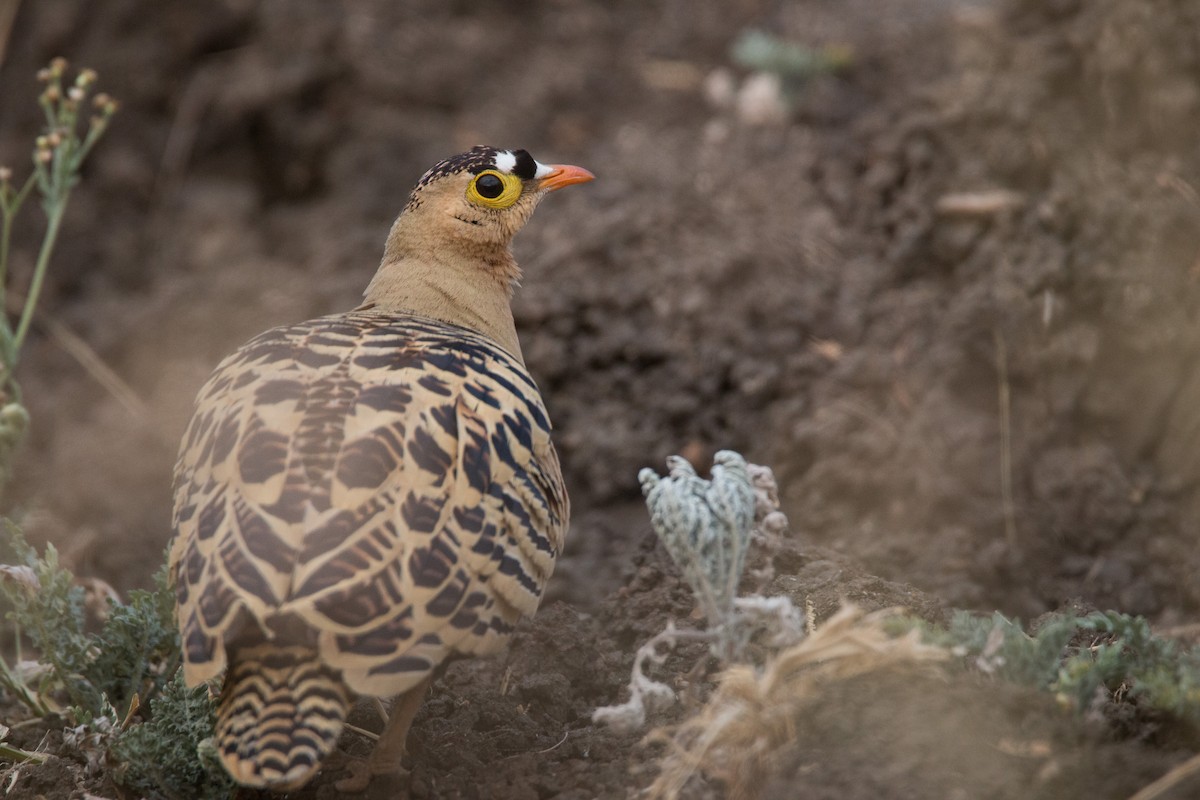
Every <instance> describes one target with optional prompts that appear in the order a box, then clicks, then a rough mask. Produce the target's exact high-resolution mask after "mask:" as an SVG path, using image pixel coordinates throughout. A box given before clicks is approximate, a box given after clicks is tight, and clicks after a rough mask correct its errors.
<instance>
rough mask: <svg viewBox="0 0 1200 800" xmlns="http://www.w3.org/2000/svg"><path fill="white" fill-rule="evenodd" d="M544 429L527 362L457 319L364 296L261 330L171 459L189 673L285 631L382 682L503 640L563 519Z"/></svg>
mask: <svg viewBox="0 0 1200 800" xmlns="http://www.w3.org/2000/svg"><path fill="white" fill-rule="evenodd" d="M549 437H550V424H549V421H548V419H547V417H546V413H545V409H544V407H543V405H542V402H541V398H540V396H539V394H538V391H537V387H536V386H535V385H534V383H533V381H532V380H531V379H530V378H529V376H528V374H527V373H526V372H525V369H524V367H523V366H522V365H521V364H520V362H518V361H517V360H516V359H514V358H513V357H512V356H511V355H509V354H508V353H506V352H505V351H504V350H502V349H501V348H499V347H497V346H496V345H495V344H494V343H492V342H491V341H490V340H488V339H486V338H484V337H482V336H479V335H478V334H475V333H473V332H471V331H468V330H466V329H463V328H459V327H457V326H452V325H446V324H444V323H439V322H434V321H430V320H421V319H416V318H396V317H387V316H383V315H375V314H365V313H360V314H353V315H345V316H341V317H330V318H325V319H322V320H316V321H314V322H311V323H306V324H304V325H300V326H293V327H290V328H281V329H276V330H275V331H271V332H268V333H267V334H264V335H262V336H260V337H258V338H257V339H255V340H253V341H251V342H250V343H249V344H247V345H246V346H245V347H244V348H243V349H242V350H240V351H239V352H238V353H236V354H235V355H234V356H232V357H231V358H229V359H227V360H226V361H225V362H224V363H222V365H221V366H220V367H219V368H218V370H217V372H216V374H215V375H214V376H213V378H212V379H211V380H210V381H209V384H208V385H207V386H206V387H205V389H203V390H202V392H201V396H200V398H199V400H198V406H197V411H196V414H195V417H194V418H193V421H192V425H191V427H190V428H189V431H188V434H187V436H186V438H185V443H184V447H183V449H182V451H181V455H180V459H179V462H178V464H177V467H176V497H175V500H176V514H175V524H176V530H177V537H176V541H175V544H174V546H173V548H172V567H173V569H174V570H175V572H176V575H177V586H178V605H179V616H180V624H181V630H182V632H183V637H184V644H185V648H184V649H185V656H186V665H187V669H188V672H187V676H188V680H189V682H196V681H200V680H204V679H207V678H209V677H212V676H214V675H216V674H217V673H219V672H220V670H221V669H223V668H224V666H225V664H226V661H227V660H228V659H227V655H226V651H227V649H229V648H230V647H231V646H234V647H236V643H237V642H238V641H240V640H249V641H253V640H258V641H261V640H262V639H263V638H266V639H268V640H271V639H274V638H275V637H276V635H277V634H278V633H279V632H280V631H286V636H287V637H288V638H289V639H294V638H296V637H297V636H298V635H299V636H300V637H301V638H306V639H307V641H306V642H305V643H309V644H311V643H315V645H316V647H317V649H318V651H319V653H320V656H321V660H322V661H323V662H324V663H325V664H326V665H327V666H329V667H332V668H334V669H336V670H340V671H341V674H342V677H343V680H345V681H346V683H347V684H348V685H349V686H350V687H351V688H352V689H353V690H355V691H356V692H360V693H364V694H373V695H377V696H387V695H391V694H396V693H398V692H401V691H404V690H405V689H407V688H409V687H410V686H412V685H415V684H416V683H417V682H419V681H420V680H421V679H422V678H423V677H424V676H425V675H426V674H427V673H428V671H429V670H430V669H431V668H432V667H433V666H435V665H437V664H438V663H440V662H441V661H442V660H443V659H444V658H446V657H447V656H448V655H450V654H451V653H456V652H457V653H475V652H486V651H489V650H492V649H494V648H495V647H497V646H498V645H499V644H500V643H501V641H502V640H503V639H504V638H505V636H506V634H508V633H509V632H510V631H511V629H512V626H513V625H514V624H515V622H516V621H517V620H518V619H519V618H520V616H522V615H525V614H530V613H532V612H533V611H534V610H535V609H536V607H537V604H538V601H539V600H540V596H541V592H542V588H543V586H544V584H545V581H546V579H547V578H548V577H549V575H550V572H551V570H552V569H553V566H554V561H555V559H556V557H557V555H558V552H559V551H560V549H561V546H562V541H563V537H564V535H565V530H566V521H567V516H568V507H567V498H566V494H565V491H564V488H563V484H562V479H561V474H560V472H559V466H558V460H557V456H556V455H555V452H554V449H553V447H552V446H551V444H550V438H549ZM297 630H299V634H298V633H297Z"/></svg>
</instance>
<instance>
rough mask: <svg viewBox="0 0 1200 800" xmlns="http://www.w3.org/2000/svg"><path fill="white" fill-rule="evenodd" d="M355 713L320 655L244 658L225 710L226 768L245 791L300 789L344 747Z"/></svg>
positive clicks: (228, 686)
mask: <svg viewBox="0 0 1200 800" xmlns="http://www.w3.org/2000/svg"><path fill="white" fill-rule="evenodd" d="M349 706H350V698H349V695H348V693H347V690H346V689H345V687H344V686H343V685H342V683H341V681H340V680H339V679H338V677H337V676H336V675H335V674H334V673H333V672H331V671H330V670H329V669H328V668H326V667H324V666H322V665H321V663H320V661H318V659H317V654H316V652H315V651H314V650H312V649H310V648H307V647H280V646H278V645H271V644H261V645H258V646H256V647H253V648H247V649H242V650H239V651H238V652H237V654H236V655H235V656H234V664H233V665H232V666H231V667H230V670H229V675H228V677H226V679H225V688H224V690H223V691H222V692H221V705H220V707H219V708H218V709H217V726H216V741H217V749H218V752H219V753H220V756H221V761H222V762H223V763H224V765H225V769H226V770H228V771H229V774H230V775H232V776H233V779H234V780H235V781H237V782H238V783H239V784H241V785H242V786H250V787H256V788H265V789H273V790H275V791H291V790H293V789H298V788H299V787H301V786H303V785H304V784H305V783H307V782H308V781H309V779H311V778H312V777H313V775H315V774H316V773H317V771H318V770H319V769H320V768H321V761H322V760H323V759H324V758H325V756H327V755H329V753H330V752H331V751H332V750H333V748H334V746H336V745H337V740H338V736H339V735H340V734H341V732H342V727H343V725H344V724H345V722H346V713H347V711H348V710H349Z"/></svg>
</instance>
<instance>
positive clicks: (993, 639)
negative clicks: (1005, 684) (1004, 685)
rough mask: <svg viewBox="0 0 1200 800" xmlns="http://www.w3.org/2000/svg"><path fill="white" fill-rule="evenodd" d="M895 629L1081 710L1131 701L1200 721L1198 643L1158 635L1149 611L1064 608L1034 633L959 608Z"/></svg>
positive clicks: (1016, 624)
mask: <svg viewBox="0 0 1200 800" xmlns="http://www.w3.org/2000/svg"><path fill="white" fill-rule="evenodd" d="M897 629H905V630H907V629H917V630H919V631H920V632H921V635H922V636H923V638H924V639H925V640H926V641H927V642H930V643H933V644H937V645H940V646H942V647H946V648H948V649H950V650H951V651H952V652H953V653H955V654H956V655H959V656H962V657H964V658H966V659H967V662H968V663H969V664H971V665H973V666H974V667H975V668H976V669H979V670H980V671H982V672H985V673H988V674H993V675H996V676H997V677H999V678H1002V679H1004V680H1007V681H1011V682H1013V683H1016V684H1020V685H1022V686H1030V687H1033V688H1036V689H1043V690H1046V691H1050V692H1053V693H1054V694H1055V696H1056V697H1057V698H1058V700H1059V702H1061V703H1062V704H1063V705H1065V706H1069V707H1071V708H1074V709H1077V710H1079V711H1087V710H1089V709H1091V708H1094V707H1095V705H1096V703H1097V702H1105V701H1110V700H1111V701H1123V700H1130V701H1136V702H1137V704H1138V706H1139V707H1141V708H1147V709H1154V710H1156V711H1161V712H1164V713H1167V714H1169V715H1171V716H1173V717H1175V718H1177V719H1180V720H1182V721H1185V722H1188V723H1190V724H1192V725H1196V726H1200V647H1194V648H1190V649H1189V648H1184V647H1180V646H1179V644H1178V643H1176V642H1174V641H1172V640H1170V639H1165V638H1163V637H1161V636H1157V635H1156V634H1155V633H1154V632H1153V631H1152V630H1151V628H1150V624H1149V623H1148V622H1147V621H1146V620H1145V618H1143V617H1135V616H1130V615H1128V614H1121V613H1118V612H1116V611H1103V612H1094V613H1092V614H1088V615H1086V616H1075V615H1064V616H1059V617H1056V618H1053V619H1051V620H1050V621H1048V622H1047V623H1045V624H1044V625H1042V626H1041V627H1040V628H1038V630H1037V631H1036V632H1035V633H1034V634H1033V635H1029V634H1026V633H1025V631H1024V629H1023V628H1022V627H1021V624H1020V622H1019V621H1015V620H1010V619H1008V618H1006V617H1004V616H1003V615H1001V614H999V613H997V614H993V615H992V616H990V617H979V616H976V615H973V614H970V613H968V612H965V611H959V612H957V613H956V614H955V615H954V617H953V618H952V619H951V621H950V624H949V625H948V626H947V627H946V628H938V627H934V626H931V625H929V624H928V623H927V622H924V621H922V620H918V619H914V618H905V619H904V620H902V621H901V622H899V623H897Z"/></svg>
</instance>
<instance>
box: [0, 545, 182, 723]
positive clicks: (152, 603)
mask: <svg viewBox="0 0 1200 800" xmlns="http://www.w3.org/2000/svg"><path fill="white" fill-rule="evenodd" d="M5 545H6V549H8V550H10V551H11V552H12V553H13V554H14V555H15V560H16V562H17V563H16V564H15V565H5V566H4V567H2V568H0V577H3V578H4V579H3V580H0V597H3V599H4V600H5V601H6V605H7V606H8V607H9V611H8V614H7V619H8V621H9V622H10V623H11V624H12V626H13V629H14V633H15V641H16V642H17V646H18V647H19V645H20V637H21V635H22V634H24V635H25V636H27V637H28V638H29V641H30V642H31V643H32V644H33V646H34V648H35V649H36V651H37V655H38V661H37V662H32V663H31V662H24V664H22V661H21V660H20V657H19V655H18V662H17V664H16V665H9V664H8V663H6V662H5V661H3V660H2V659H0V685H2V686H3V688H4V689H6V690H8V691H9V692H10V693H11V694H12V695H13V697H14V698H16V699H17V700H18V701H20V702H21V703H22V704H23V705H25V706H26V707H27V708H28V709H29V711H30V712H31V713H33V714H36V715H37V716H48V715H50V714H52V713H64V712H69V714H70V716H71V717H72V718H73V719H74V720H75V721H76V722H77V723H83V722H87V721H88V720H90V719H93V718H97V717H101V716H109V715H110V712H107V709H109V708H112V709H115V712H112V713H115V714H116V715H117V716H119V717H121V718H124V717H125V716H127V715H128V714H129V713H130V711H131V710H133V709H134V707H135V703H137V702H142V701H145V700H146V699H148V698H149V697H150V696H152V695H154V694H155V693H157V692H158V691H159V690H160V689H161V688H162V686H163V684H164V683H165V682H166V681H167V680H168V679H169V677H170V676H171V675H172V674H173V673H174V671H175V668H176V667H177V666H178V659H179V634H178V632H177V631H176V630H175V621H174V616H173V612H172V608H173V602H174V601H173V598H172V593H171V590H170V588H169V586H168V580H167V575H166V568H165V567H164V568H163V569H161V570H159V573H158V575H157V576H155V583H156V588H155V589H154V590H153V591H145V590H135V591H133V592H131V593H130V596H129V602H128V603H111V604H110V605H109V607H108V608H107V609H106V610H105V611H104V616H105V620H104V624H103V626H102V627H101V629H100V630H99V631H98V632H95V633H90V632H88V631H87V619H86V614H85V610H84V590H83V588H82V587H81V586H79V585H77V584H76V582H75V578H74V576H73V575H72V574H71V573H70V572H69V571H68V570H66V569H64V568H63V567H62V565H61V564H60V563H59V560H58V552H57V551H56V550H55V549H54V546H53V545H47V547H46V552H45V555H44V556H41V557H39V556H38V554H37V552H36V551H35V550H34V548H33V547H31V546H30V545H29V543H28V542H26V541H25V538H24V536H22V534H21V532H20V531H19V530H17V528H16V527H15V526H13V525H12V524H11V523H9V524H8V527H7V531H6V533H5ZM35 665H36V666H35ZM22 670H25V671H26V672H30V673H32V676H31V677H26V676H25V675H23V674H22Z"/></svg>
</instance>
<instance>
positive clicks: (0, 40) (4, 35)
mask: <svg viewBox="0 0 1200 800" xmlns="http://www.w3.org/2000/svg"><path fill="white" fill-rule="evenodd" d="M20 7H21V0H0V67H2V66H4V56H5V54H6V53H7V52H8V37H9V36H10V35H11V34H12V28H13V23H14V22H16V19H17V9H18V8H20Z"/></svg>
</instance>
